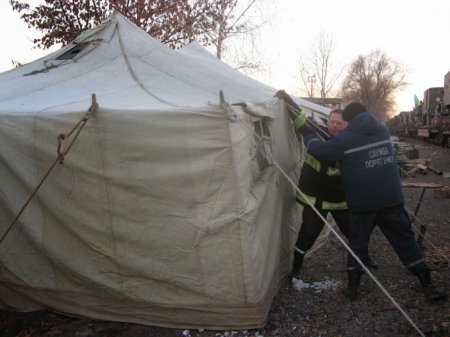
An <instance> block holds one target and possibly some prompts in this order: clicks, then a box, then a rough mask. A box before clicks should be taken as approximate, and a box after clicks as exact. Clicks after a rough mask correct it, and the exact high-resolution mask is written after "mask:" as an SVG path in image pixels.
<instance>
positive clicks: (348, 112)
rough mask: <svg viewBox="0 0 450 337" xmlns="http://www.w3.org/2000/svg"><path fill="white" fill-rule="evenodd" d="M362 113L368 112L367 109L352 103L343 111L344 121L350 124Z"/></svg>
mask: <svg viewBox="0 0 450 337" xmlns="http://www.w3.org/2000/svg"><path fill="white" fill-rule="evenodd" d="M362 112H367V108H366V107H365V106H364V105H362V104H361V103H359V102H352V103H350V104H349V105H347V106H346V107H345V108H344V110H342V118H343V119H344V121H346V122H350V121H351V120H352V119H353V118H354V117H355V116H357V115H359V114H360V113H362Z"/></svg>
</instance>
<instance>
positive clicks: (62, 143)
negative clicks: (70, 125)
mask: <svg viewBox="0 0 450 337" xmlns="http://www.w3.org/2000/svg"><path fill="white" fill-rule="evenodd" d="M67 140H68V137H67V135H66V134H65V133H60V134H59V136H58V150H57V151H56V153H57V154H58V160H59V163H60V164H62V163H63V162H64V154H65V153H66V149H67Z"/></svg>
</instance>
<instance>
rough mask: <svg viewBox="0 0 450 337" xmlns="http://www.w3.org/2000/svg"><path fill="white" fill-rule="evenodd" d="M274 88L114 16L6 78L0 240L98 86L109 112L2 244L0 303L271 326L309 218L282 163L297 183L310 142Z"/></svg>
mask: <svg viewBox="0 0 450 337" xmlns="http://www.w3.org/2000/svg"><path fill="white" fill-rule="evenodd" d="M221 90H222V92H223V94H224V96H223V97H224V100H223V99H222V101H221V99H220V96H219V92H220V91H221ZM275 92H276V90H274V89H273V88H270V87H268V86H266V85H263V84H261V83H259V82H257V81H254V80H252V79H250V78H248V77H246V76H244V75H242V74H240V73H239V72H237V71H235V70H234V69H232V68H230V67H229V66H227V65H225V64H224V63H222V62H221V61H219V60H217V59H216V58H215V57H213V56H212V55H211V54H209V53H208V52H207V51H206V50H205V49H203V48H202V47H201V46H199V45H198V44H196V43H193V44H191V45H188V46H186V47H185V48H182V49H180V50H177V51H175V50H171V49H169V48H167V47H166V46H164V45H162V44H161V43H160V42H159V41H157V40H156V39H154V38H152V37H150V36H149V35H148V34H146V33H145V32H143V31H142V30H140V29H139V28H138V27H136V26H135V25H133V24H132V23H131V22H129V21H128V20H127V19H125V18H124V17H123V16H121V15H120V14H118V13H117V14H114V15H113V16H111V17H110V18H109V19H108V20H107V21H105V22H104V23H103V24H102V25H100V26H99V27H97V28H95V29H92V30H89V31H87V32H85V33H84V34H82V35H81V36H80V37H79V38H77V39H76V40H75V41H74V42H73V43H71V44H70V45H68V46H66V47H64V48H62V49H61V50H59V51H57V52H55V53H52V54H50V55H48V56H46V57H44V58H42V59H40V60H37V61H35V62H32V63H30V64H28V65H24V66H22V67H20V68H17V69H14V70H11V71H9V72H5V73H2V74H0V162H1V165H0V180H1V181H0V235H3V234H4V233H5V231H6V230H7V228H8V226H9V225H10V224H11V223H12V221H13V219H14V218H15V216H16V215H17V214H18V212H19V210H20V209H21V207H22V206H23V205H24V202H25V201H26V200H27V198H28V197H29V196H30V194H31V193H32V192H33V190H35V188H36V186H37V185H38V183H39V182H40V181H42V179H43V176H44V175H45V173H46V172H47V171H48V169H49V167H50V165H51V163H52V162H54V160H55V156H56V153H57V148H58V142H57V137H58V135H59V134H61V133H68V132H69V131H70V130H72V128H73V127H74V126H75V125H76V124H77V123H78V122H79V121H80V120H81V118H82V117H83V116H85V112H86V111H87V110H88V108H89V107H90V106H91V103H92V102H91V94H93V93H94V94H95V95H96V99H97V102H98V105H99V106H98V108H97V109H96V110H92V111H91V114H90V115H89V116H90V118H89V119H87V120H85V121H84V122H85V124H84V128H83V129H80V130H81V131H80V133H79V134H78V137H77V138H76V139H74V137H75V136H74V135H75V133H73V134H72V135H71V137H69V138H70V139H72V140H73V141H74V143H73V145H72V146H71V148H70V152H68V153H67V155H66V157H65V159H64V163H63V164H62V165H59V164H58V165H56V166H55V167H54V169H53V170H51V171H50V173H49V175H48V176H47V178H46V179H45V181H44V183H43V184H42V186H41V188H40V189H39V191H38V192H37V193H36V195H35V196H34V198H33V199H32V201H31V202H30V203H29V205H28V206H27V208H26V210H25V211H24V212H23V213H22V215H21V216H20V218H19V219H18V221H17V223H16V224H15V225H14V227H12V228H11V230H10V231H9V232H8V235H7V236H5V237H4V240H3V241H2V242H1V243H0V306H2V307H4V308H5V307H6V308H13V309H16V310H36V309H39V308H50V309H53V310H57V311H60V312H65V313H70V314H76V315H83V316H88V317H93V318H98V319H106V320H116V321H127V322H137V323H142V324H150V325H160V326H168V327H204V328H252V327H260V326H262V325H264V322H265V320H266V318H267V314H268V311H269V308H270V304H271V302H272V299H273V297H274V296H275V294H276V292H277V290H278V288H279V286H280V283H281V281H282V280H283V278H284V277H285V276H286V275H287V274H288V272H289V269H290V259H291V253H292V247H293V244H294V241H295V238H296V232H297V230H298V226H299V223H300V222H299V219H298V217H299V208H298V207H297V206H296V203H295V198H294V195H295V191H294V189H293V188H292V186H291V185H290V183H289V182H288V180H287V179H286V178H285V177H284V176H283V175H282V173H281V171H280V170H279V169H278V168H277V165H279V166H280V167H281V168H282V169H283V170H284V171H285V172H287V174H288V175H289V176H290V177H291V178H292V179H293V181H296V179H297V177H298V173H299V164H300V150H299V148H298V143H297V140H296V137H295V135H294V134H293V131H292V128H291V126H290V121H289V119H288V114H287V112H286V108H285V105H284V103H283V102H281V101H279V100H277V99H275V98H273V95H274V93H275ZM233 103H239V104H237V105H233ZM301 103H302V105H303V106H305V107H307V108H308V107H309V108H310V109H316V110H319V111H321V108H320V107H317V106H315V105H313V104H309V103H307V102H303V101H302V102H301ZM322 111H323V112H326V110H322ZM274 163H277V165H274Z"/></svg>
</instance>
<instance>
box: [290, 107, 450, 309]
mask: <svg viewBox="0 0 450 337" xmlns="http://www.w3.org/2000/svg"><path fill="white" fill-rule="evenodd" d="M342 116H343V118H344V120H345V121H347V122H348V123H349V124H348V126H347V127H346V128H345V129H344V130H343V131H341V132H340V133H338V134H337V135H336V136H335V137H333V138H331V139H330V140H328V141H326V142H322V141H320V140H318V139H317V138H316V137H315V135H314V134H313V133H311V132H308V128H305V127H303V128H301V130H302V133H303V135H304V141H305V144H306V146H307V149H308V152H310V153H311V154H313V155H314V156H315V157H317V158H318V159H320V160H336V161H338V162H339V165H340V169H341V175H342V180H343V184H344V192H345V197H346V201H347V205H348V209H349V238H348V240H349V246H350V248H351V249H352V250H353V252H354V253H355V254H356V256H357V257H358V258H359V259H360V260H361V261H362V262H363V263H364V264H365V265H367V262H368V261H367V253H368V243H369V238H370V233H371V231H372V229H373V228H374V226H375V225H378V226H379V228H380V229H381V231H382V232H383V234H384V235H385V236H386V238H387V239H388V241H389V243H390V244H391V245H392V246H393V248H394V250H395V252H396V253H397V255H398V257H399V258H400V260H401V261H402V263H403V264H404V265H405V267H406V268H407V269H408V270H409V271H410V272H411V273H412V274H413V275H416V276H418V278H419V280H420V283H421V285H422V287H423V289H424V293H425V297H426V299H427V300H432V301H434V300H441V299H445V298H446V297H447V295H446V294H445V293H443V292H441V291H439V290H437V289H436V288H435V287H434V285H433V284H432V282H431V278H430V269H429V267H428V266H427V264H426V262H425V259H424V256H423V253H422V251H421V249H420V247H419V245H418V244H417V242H416V240H415V237H414V233H413V231H412V229H411V221H410V218H409V216H408V214H407V212H406V211H405V209H404V206H403V192H402V187H401V183H400V176H399V172H398V167H397V163H396V161H395V158H394V155H393V149H392V144H391V141H390V135H389V131H388V129H387V127H386V126H385V125H384V124H382V123H380V122H379V121H378V120H377V118H376V117H375V116H374V115H372V114H371V113H370V112H368V111H367V109H366V107H365V106H364V105H362V104H360V103H357V102H354V103H350V104H349V105H348V106H346V107H345V109H344V110H343V113H342ZM299 119H301V117H300V116H299ZM300 124H301V120H300V121H299V120H297V121H296V126H297V127H299V126H300ZM347 272H348V287H347V289H346V291H345V294H346V295H347V296H348V297H349V298H350V299H351V300H355V299H357V297H358V291H357V290H358V287H359V283H360V277H361V275H362V274H363V273H364V269H363V268H362V267H361V266H360V264H359V263H358V262H357V260H356V259H355V258H354V257H353V256H352V255H351V254H350V253H349V254H348V260H347Z"/></svg>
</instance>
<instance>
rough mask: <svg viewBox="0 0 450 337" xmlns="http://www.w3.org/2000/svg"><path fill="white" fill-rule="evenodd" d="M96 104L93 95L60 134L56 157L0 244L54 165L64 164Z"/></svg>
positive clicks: (0, 242) (0, 239) (3, 237)
mask: <svg viewBox="0 0 450 337" xmlns="http://www.w3.org/2000/svg"><path fill="white" fill-rule="evenodd" d="M97 108H98V104H97V98H96V96H95V94H92V104H91V106H90V107H89V109H88V110H87V111H86V112H85V113H84V114H83V116H82V117H81V119H80V121H79V122H78V123H77V124H76V125H75V126H74V127H73V128H72V130H70V131H69V132H68V133H61V134H59V135H58V148H57V151H56V152H57V156H56V158H55V160H54V161H53V163H52V164H51V165H50V167H49V168H48V170H47V172H46V173H45V174H44V176H43V177H42V178H41V180H40V182H39V184H38V185H37V186H36V188H35V189H34V190H33V192H31V194H30V196H29V197H28V199H27V201H25V203H24V205H23V206H22V208H21V209H20V211H19V212H18V213H17V215H16V217H15V218H14V220H13V221H12V222H11V224H10V225H9V226H8V228H7V230H6V232H5V233H4V234H3V235H2V237H1V238H0V244H2V242H3V240H4V239H5V238H6V236H7V235H8V233H9V232H10V230H11V229H12V228H13V226H14V225H15V224H16V222H17V220H18V219H19V217H20V216H21V215H22V213H23V212H24V211H25V209H26V208H27V206H28V204H29V203H30V201H31V200H32V199H33V197H34V196H35V195H36V193H37V192H38V190H39V189H40V187H41V186H42V184H43V183H44V181H45V179H47V177H48V176H49V174H50V172H51V171H52V170H53V168H54V167H55V166H56V164H57V163H58V162H59V163H60V164H63V163H64V158H65V156H66V155H67V154H68V153H69V151H70V149H71V147H72V145H73V144H74V142H75V140H76V139H77V137H78V135H79V134H80V132H81V130H82V129H83V127H84V126H85V124H86V122H87V121H88V120H89V118H90V117H91V115H92V114H93V113H95V112H96V111H97ZM75 131H76V133H75V135H74V137H73V139H72V140H71V141H70V142H69V138H70V137H71V136H72V134H73V133H74V132H75Z"/></svg>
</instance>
